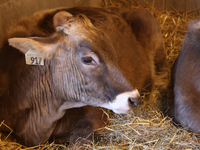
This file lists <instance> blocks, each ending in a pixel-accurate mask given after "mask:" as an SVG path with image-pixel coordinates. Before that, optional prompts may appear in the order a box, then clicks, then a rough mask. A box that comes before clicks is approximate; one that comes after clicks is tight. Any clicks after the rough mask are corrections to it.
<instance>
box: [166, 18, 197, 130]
mask: <svg viewBox="0 0 200 150" xmlns="http://www.w3.org/2000/svg"><path fill="white" fill-rule="evenodd" d="M199 29H200V23H199V19H198V20H194V21H192V22H190V23H189V24H188V32H187V34H186V35H185V37H184V39H183V45H182V49H181V52H180V54H179V56H178V58H177V59H176V61H175V63H174V66H173V69H172V88H173V94H174V95H173V96H174V99H173V102H172V106H171V108H170V109H169V112H168V115H169V116H170V117H172V118H173V119H174V121H175V122H176V123H177V124H180V125H183V126H184V127H186V128H188V129H189V130H191V131H193V132H195V133H200V111H199V108H200V101H199V96H200V92H199V90H200V89H199V75H200V69H199V65H200V61H199V57H200V38H199V37H200V32H199Z"/></svg>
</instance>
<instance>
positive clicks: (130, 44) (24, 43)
mask: <svg viewBox="0 0 200 150" xmlns="http://www.w3.org/2000/svg"><path fill="white" fill-rule="evenodd" d="M25 57H26V61H25ZM165 60H166V58H165V51H164V48H163V41H162V36H161V33H160V29H159V25H158V23H157V21H156V19H155V18H154V17H153V16H152V15H151V14H150V13H149V12H148V11H146V10H142V9H133V10H123V9H119V8H107V9H103V8H85V7H83V8H59V9H54V10H48V11H42V12H37V13H35V14H34V15H33V16H31V17H29V18H26V19H23V20H21V21H19V22H18V23H17V25H15V26H13V27H11V28H10V31H9V34H8V38H7V39H5V42H4V45H3V47H2V49H1V51H0V75H1V79H0V121H2V120H5V123H6V124H7V125H8V126H10V127H11V128H12V129H13V131H14V135H15V137H16V138H17V139H18V140H19V141H20V142H21V143H23V144H25V145H29V146H30V145H37V144H41V143H44V142H46V141H47V140H49V139H52V140H56V141H60V142H63V141H72V142H74V140H75V139H76V138H78V137H79V136H84V137H87V135H88V134H89V133H91V132H92V130H93V129H96V128H99V127H101V126H103V125H104V122H103V120H102V119H103V118H102V112H101V110H99V109H97V108H94V107H83V108H77V107H82V106H86V105H91V106H98V107H103V108H107V109H111V110H113V111H114V112H115V113H128V112H129V111H130V110H131V108H133V107H135V106H136V105H138V103H140V94H139V93H138V90H137V89H139V90H140V89H142V88H143V87H146V86H147V85H150V86H148V87H149V88H148V90H151V89H152V88H153V87H154V85H155V79H156V77H157V76H158V75H160V76H162V77H164V76H163V75H164V74H165V72H164V70H165V64H166V61H165ZM157 79H158V78H157ZM159 81H161V78H160V79H159ZM136 88H137V89H136ZM72 108H73V109H72ZM67 109H69V110H67ZM86 126H87V127H89V128H90V130H85V128H86ZM1 130H3V131H5V132H6V131H7V130H6V129H4V128H3V129H1ZM77 130H78V131H77ZM84 131H86V132H84ZM80 132H82V133H80ZM79 133H80V134H79Z"/></svg>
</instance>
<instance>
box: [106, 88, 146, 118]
mask: <svg viewBox="0 0 200 150" xmlns="http://www.w3.org/2000/svg"><path fill="white" fill-rule="evenodd" d="M141 101H142V99H141V96H140V94H139V92H138V90H136V89H135V90H133V91H131V92H124V93H121V94H119V95H117V96H116V98H115V99H114V100H113V101H112V102H109V105H110V109H112V110H113V111H114V112H115V113H118V114H126V113H128V112H129V111H130V110H131V109H132V108H133V107H135V106H137V105H139V104H140V103H141Z"/></svg>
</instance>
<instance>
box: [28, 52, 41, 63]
mask: <svg viewBox="0 0 200 150" xmlns="http://www.w3.org/2000/svg"><path fill="white" fill-rule="evenodd" d="M25 60H26V64H27V65H44V58H43V57H42V56H41V54H39V53H37V52H35V51H33V50H28V52H26V54H25Z"/></svg>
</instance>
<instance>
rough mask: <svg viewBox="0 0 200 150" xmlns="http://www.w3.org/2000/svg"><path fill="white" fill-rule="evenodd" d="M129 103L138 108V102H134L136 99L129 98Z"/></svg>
mask: <svg viewBox="0 0 200 150" xmlns="http://www.w3.org/2000/svg"><path fill="white" fill-rule="evenodd" d="M128 101H129V103H130V104H131V106H137V102H136V101H135V100H134V98H132V97H129V98H128Z"/></svg>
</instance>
